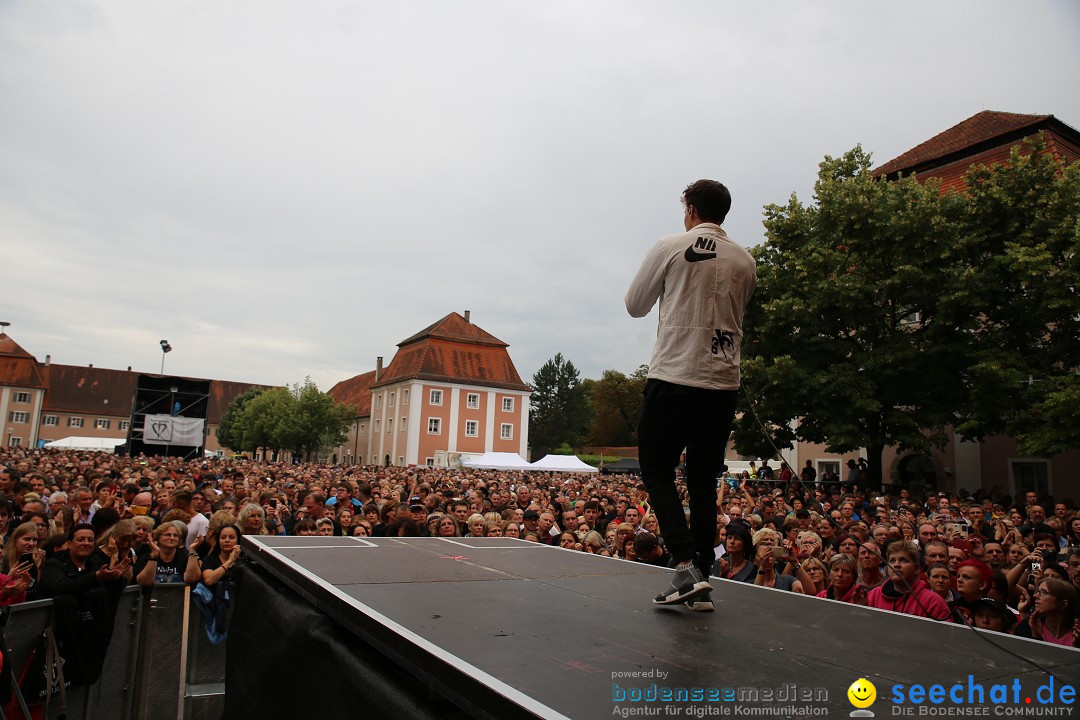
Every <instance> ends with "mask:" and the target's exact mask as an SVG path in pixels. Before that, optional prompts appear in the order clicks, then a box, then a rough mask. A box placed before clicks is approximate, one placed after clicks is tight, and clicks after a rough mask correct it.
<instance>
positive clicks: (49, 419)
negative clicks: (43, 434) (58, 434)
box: [41, 415, 60, 425]
mask: <svg viewBox="0 0 1080 720" xmlns="http://www.w3.org/2000/svg"><path fill="white" fill-rule="evenodd" d="M41 424H42V425H59V424H60V418H58V417H57V416H56V415H46V416H45V419H44V420H43V421H42V422H41Z"/></svg>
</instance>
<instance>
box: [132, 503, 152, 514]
mask: <svg viewBox="0 0 1080 720" xmlns="http://www.w3.org/2000/svg"><path fill="white" fill-rule="evenodd" d="M149 510H150V508H145V507H143V506H141V505H132V506H131V514H132V515H145V514H146V513H147V512H148V511H149Z"/></svg>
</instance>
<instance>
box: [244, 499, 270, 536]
mask: <svg viewBox="0 0 1080 720" xmlns="http://www.w3.org/2000/svg"><path fill="white" fill-rule="evenodd" d="M236 524H237V525H239V526H240V530H241V531H242V532H243V533H244V534H245V535H269V534H270V531H269V530H267V529H266V511H265V510H263V509H262V506H261V505H257V504H255V503H248V504H247V505H245V506H244V507H242V508H240V513H239V514H238V515H237V516H236Z"/></svg>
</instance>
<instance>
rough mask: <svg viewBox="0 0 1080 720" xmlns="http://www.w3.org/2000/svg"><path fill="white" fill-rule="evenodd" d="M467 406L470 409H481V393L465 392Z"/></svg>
mask: <svg viewBox="0 0 1080 720" xmlns="http://www.w3.org/2000/svg"><path fill="white" fill-rule="evenodd" d="M465 407H466V408H468V409H469V410H479V409H480V393H465Z"/></svg>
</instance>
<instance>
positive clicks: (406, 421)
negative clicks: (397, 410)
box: [401, 418, 409, 432]
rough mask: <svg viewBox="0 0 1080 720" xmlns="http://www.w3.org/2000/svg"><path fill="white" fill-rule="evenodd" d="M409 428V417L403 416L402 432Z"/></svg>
mask: <svg viewBox="0 0 1080 720" xmlns="http://www.w3.org/2000/svg"><path fill="white" fill-rule="evenodd" d="M408 429H409V418H401V432H405V431H406V430H408Z"/></svg>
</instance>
